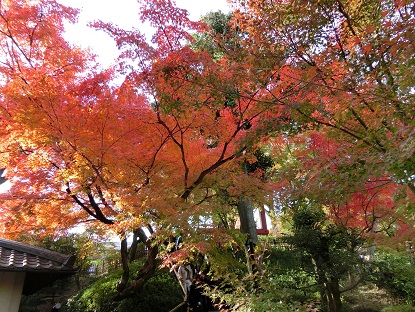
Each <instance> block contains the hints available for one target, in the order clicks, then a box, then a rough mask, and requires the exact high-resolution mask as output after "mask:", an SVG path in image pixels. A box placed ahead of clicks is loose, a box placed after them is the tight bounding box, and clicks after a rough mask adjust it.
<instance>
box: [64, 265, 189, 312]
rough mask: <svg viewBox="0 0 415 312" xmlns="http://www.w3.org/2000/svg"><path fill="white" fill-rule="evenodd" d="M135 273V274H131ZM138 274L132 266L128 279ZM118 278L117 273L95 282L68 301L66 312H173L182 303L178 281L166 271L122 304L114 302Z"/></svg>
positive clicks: (159, 272) (160, 272)
mask: <svg viewBox="0 0 415 312" xmlns="http://www.w3.org/2000/svg"><path fill="white" fill-rule="evenodd" d="M134 269H135V270H134ZM137 270H138V266H137V265H135V266H133V268H132V270H131V272H133V273H132V274H131V275H132V276H134V272H135V271H137ZM120 276H121V272H120V271H115V272H113V273H111V274H108V275H107V276H106V277H103V278H100V279H98V280H97V281H96V282H94V283H92V284H91V285H90V286H89V287H87V288H86V289H84V290H82V291H80V292H79V293H78V294H77V295H76V296H74V297H73V298H71V299H69V300H68V303H67V307H66V311H68V312H115V311H117V312H127V311H128V312H129V311H135V310H136V309H137V307H139V310H140V311H152V312H166V311H169V310H171V309H173V308H174V307H175V306H177V305H178V304H180V303H181V302H182V300H183V295H182V292H181V289H180V286H179V284H178V283H177V281H176V280H175V279H174V278H173V277H172V276H171V275H170V273H169V272H168V271H167V270H166V269H163V270H160V271H158V272H157V273H156V276H154V277H153V278H152V279H150V280H149V281H148V282H147V283H146V285H145V286H144V287H143V289H142V290H140V291H137V293H135V295H134V296H133V297H131V298H126V299H124V300H122V301H121V302H113V300H112V299H113V298H114V296H115V295H116V293H117V292H116V289H115V284H116V283H117V281H118V280H119V278H120Z"/></svg>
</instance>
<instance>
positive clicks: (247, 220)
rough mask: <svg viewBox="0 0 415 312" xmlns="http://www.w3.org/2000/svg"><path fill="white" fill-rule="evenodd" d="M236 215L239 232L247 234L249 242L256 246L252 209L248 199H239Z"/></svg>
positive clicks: (255, 230)
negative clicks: (238, 222) (237, 215)
mask: <svg viewBox="0 0 415 312" xmlns="http://www.w3.org/2000/svg"><path fill="white" fill-rule="evenodd" d="M238 214H239V219H240V222H241V232H242V233H245V234H248V238H249V239H250V241H251V242H252V243H253V244H255V245H256V244H257V243H258V235H257V229H256V223H255V218H254V208H253V206H252V201H251V200H250V199H249V198H246V197H243V196H241V197H239V200H238Z"/></svg>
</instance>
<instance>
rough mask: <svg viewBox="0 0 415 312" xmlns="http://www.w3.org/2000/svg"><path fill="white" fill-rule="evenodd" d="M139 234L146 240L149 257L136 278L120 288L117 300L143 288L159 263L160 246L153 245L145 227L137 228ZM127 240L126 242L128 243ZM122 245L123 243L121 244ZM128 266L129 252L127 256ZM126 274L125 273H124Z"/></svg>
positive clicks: (142, 239) (143, 240)
mask: <svg viewBox="0 0 415 312" xmlns="http://www.w3.org/2000/svg"><path fill="white" fill-rule="evenodd" d="M136 232H137V236H138V237H139V239H140V240H141V241H142V242H144V244H145V245H146V247H147V250H148V252H147V259H146V262H145V263H144V265H143V267H142V268H141V270H140V271H139V272H138V274H137V276H136V277H135V279H134V280H133V281H132V282H131V283H130V284H129V285H127V284H124V285H123V289H120V290H119V289H118V287H117V290H118V291H119V294H118V295H117V296H116V297H115V298H114V300H115V301H120V300H122V299H124V298H127V297H129V296H131V294H132V293H133V292H134V291H135V290H137V289H140V288H142V287H143V286H144V285H145V283H146V282H147V281H148V280H149V279H150V278H152V277H153V276H154V274H155V272H156V269H157V266H158V263H157V255H158V246H157V245H154V246H152V244H151V241H150V240H149V239H148V238H147V235H146V234H145V232H144V230H143V229H137V231H136ZM126 243H127V242H125V244H126ZM121 246H122V245H121ZM125 260H126V263H127V266H128V254H127V256H126V258H125ZM123 276H124V274H123Z"/></svg>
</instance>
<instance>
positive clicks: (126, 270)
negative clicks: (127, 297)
mask: <svg viewBox="0 0 415 312" xmlns="http://www.w3.org/2000/svg"><path fill="white" fill-rule="evenodd" d="M120 253H121V265H122V276H121V279H120V280H119V281H118V283H117V286H116V288H117V291H118V292H120V293H121V292H122V291H124V289H125V287H126V286H127V283H128V280H129V278H130V266H129V264H128V248H127V238H126V237H124V238H122V239H121V250H120Z"/></svg>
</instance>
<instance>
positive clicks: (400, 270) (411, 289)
mask: <svg viewBox="0 0 415 312" xmlns="http://www.w3.org/2000/svg"><path fill="white" fill-rule="evenodd" d="M371 277H372V279H373V281H374V282H375V283H376V285H377V286H378V287H380V288H383V289H386V290H388V291H389V292H390V293H391V294H393V295H394V296H396V297H398V298H400V299H403V300H406V301H407V302H409V303H412V304H413V303H414V302H415V266H414V265H411V263H410V259H409V255H408V254H399V253H392V252H387V251H380V250H379V251H377V252H376V254H375V260H374V262H373V268H372V272H371Z"/></svg>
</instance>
